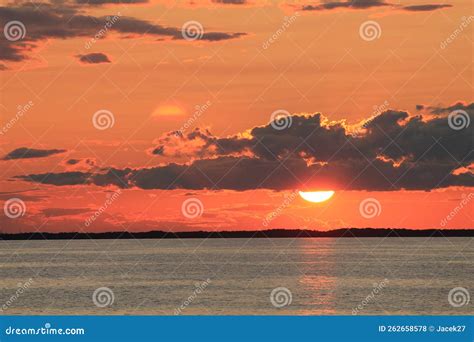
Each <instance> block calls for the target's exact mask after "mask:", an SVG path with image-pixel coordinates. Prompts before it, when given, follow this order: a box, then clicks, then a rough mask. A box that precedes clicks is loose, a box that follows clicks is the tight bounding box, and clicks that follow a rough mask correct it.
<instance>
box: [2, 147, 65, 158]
mask: <svg viewBox="0 0 474 342" xmlns="http://www.w3.org/2000/svg"><path fill="white" fill-rule="evenodd" d="M64 152H66V150H58V149H52V150H40V149H34V148H27V147H20V148H17V149H16V150H13V151H11V152H10V153H8V154H7V155H6V156H5V157H3V159H2V160H12V159H29V158H43V157H49V156H51V155H53V154H58V153H64Z"/></svg>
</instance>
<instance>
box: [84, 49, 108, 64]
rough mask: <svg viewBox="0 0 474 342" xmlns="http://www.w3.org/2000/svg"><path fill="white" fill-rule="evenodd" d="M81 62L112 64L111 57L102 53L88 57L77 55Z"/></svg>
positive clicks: (91, 54) (88, 55) (89, 54)
mask: <svg viewBox="0 0 474 342" xmlns="http://www.w3.org/2000/svg"><path fill="white" fill-rule="evenodd" d="M76 57H77V58H79V61H80V62H81V63H84V64H100V63H111V61H110V59H109V57H108V56H107V55H106V54H104V53H100V52H94V53H88V54H86V55H76Z"/></svg>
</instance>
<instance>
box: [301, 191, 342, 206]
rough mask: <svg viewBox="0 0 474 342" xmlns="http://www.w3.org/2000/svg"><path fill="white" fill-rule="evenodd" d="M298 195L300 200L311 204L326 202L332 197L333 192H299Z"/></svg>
mask: <svg viewBox="0 0 474 342" xmlns="http://www.w3.org/2000/svg"><path fill="white" fill-rule="evenodd" d="M298 193H299V194H300V196H301V198H302V199H304V200H306V201H308V202H313V203H320V202H324V201H327V200H328V199H330V198H331V197H332V195H334V191H308V192H303V191H299V192H298Z"/></svg>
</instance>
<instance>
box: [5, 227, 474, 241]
mask: <svg viewBox="0 0 474 342" xmlns="http://www.w3.org/2000/svg"><path fill="white" fill-rule="evenodd" d="M354 237H356V238H364V237H474V229H419V230H418V229H389V228H347V229H344V228H341V229H335V230H329V231H318V230H301V229H269V230H244V231H218V232H208V231H193V232H164V231H150V232H105V233H16V234H0V240H89V239H97V240H102V239H218V238H225V239H230V238H354Z"/></svg>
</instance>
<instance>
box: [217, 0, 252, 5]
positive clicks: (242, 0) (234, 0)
mask: <svg viewBox="0 0 474 342" xmlns="http://www.w3.org/2000/svg"><path fill="white" fill-rule="evenodd" d="M212 2H214V3H216V4H224V5H244V4H246V3H247V1H246V0H212Z"/></svg>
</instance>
